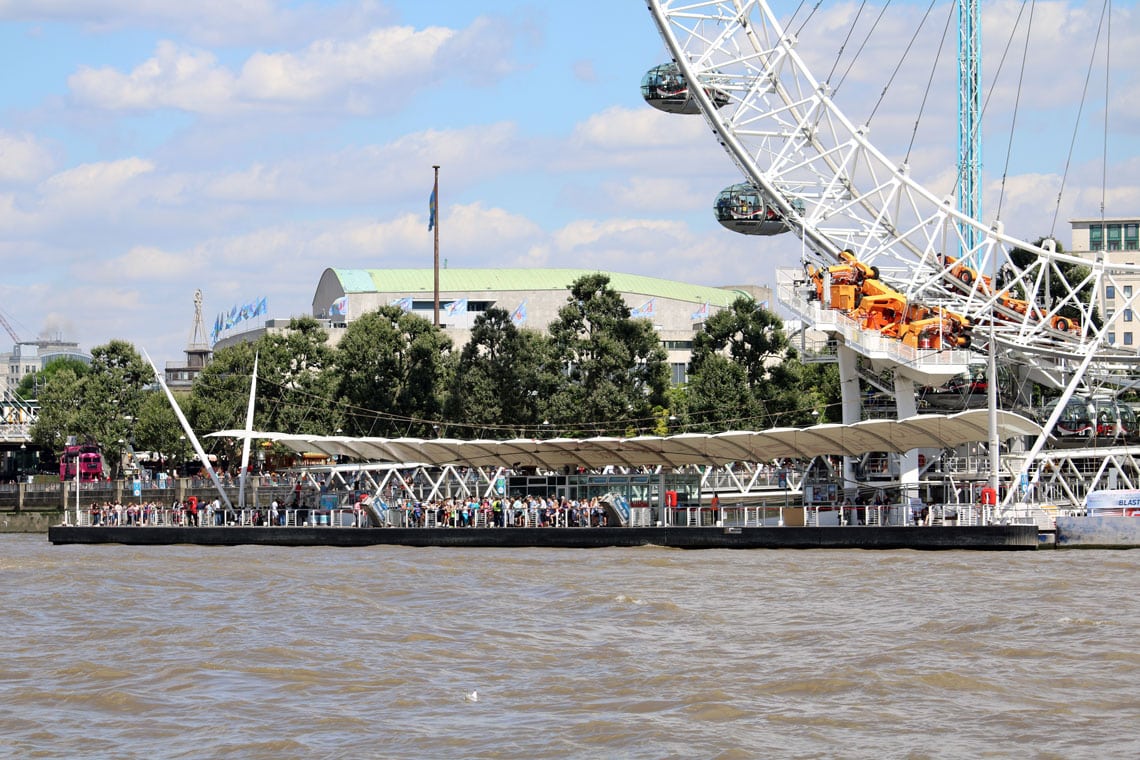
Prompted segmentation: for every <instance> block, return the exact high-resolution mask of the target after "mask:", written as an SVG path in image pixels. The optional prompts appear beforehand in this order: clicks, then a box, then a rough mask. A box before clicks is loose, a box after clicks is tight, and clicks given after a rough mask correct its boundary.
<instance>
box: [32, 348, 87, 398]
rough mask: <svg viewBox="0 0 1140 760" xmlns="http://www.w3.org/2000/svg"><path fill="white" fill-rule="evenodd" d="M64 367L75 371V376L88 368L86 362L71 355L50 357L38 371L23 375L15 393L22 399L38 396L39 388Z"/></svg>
mask: <svg viewBox="0 0 1140 760" xmlns="http://www.w3.org/2000/svg"><path fill="white" fill-rule="evenodd" d="M65 369H69V370H71V371H72V372H73V373H75V376H76V377H83V376H85V375H86V374H87V371H88V370H89V369H90V368H89V367H88V366H87V362H85V361H83V360H81V359H76V358H75V357H73V356H61V357H60V358H58V359H52V360H51V361H50V362H48V363H47V366H46V367H44V368H43V369H41V370H39V371H38V372H32V373H31V374H28V375H24V377H23V378H22V379H21V380H20V384H19V385H18V386H16V395H18V396H19V397H20V398H22V399H28V400H30V399H35V398H38V397H39V393H40V388H43V387H44V386H46V385H47V384H48V383H49V382H51V378H52V377H53V376H54V375H55V374H56V373H58V372H62V371H63V370H65Z"/></svg>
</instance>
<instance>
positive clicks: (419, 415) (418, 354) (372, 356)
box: [335, 306, 452, 437]
mask: <svg viewBox="0 0 1140 760" xmlns="http://www.w3.org/2000/svg"><path fill="white" fill-rule="evenodd" d="M451 345H452V344H451V339H450V338H448V337H447V336H446V335H444V334H443V332H442V331H441V330H439V329H438V328H437V327H435V326H434V325H432V324H431V322H428V321H427V320H426V319H423V318H422V317H419V316H416V315H414V314H410V313H407V312H404V311H403V310H402V309H400V308H398V307H395V306H383V307H381V308H380V309H378V310H377V311H374V312H371V313H368V314H364V315H362V316H361V317H360V318H359V319H357V320H356V321H355V322H353V323H352V324H350V325H349V326H348V329H346V330H345V333H344V336H343V337H342V338H341V341H340V343H339V345H338V346H337V348H336V354H335V362H336V367H337V370H338V372H339V385H338V389H337V397H338V399H339V400H340V401H341V402H342V403H343V404H344V405H345V406H344V420H345V422H344V430H345V432H346V433H347V434H349V435H378V436H406V435H412V436H415V435H418V436H426V437H430V436H432V435H434V434H435V432H436V431H435V429H434V428H433V426H432V425H433V422H432V421H433V420H438V419H439V418H440V414H441V412H442V409H443V389H444V388H446V387H447V384H448V382H449V379H450V372H451V361H452V359H451Z"/></svg>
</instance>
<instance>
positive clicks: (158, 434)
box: [134, 390, 190, 462]
mask: <svg viewBox="0 0 1140 760" xmlns="http://www.w3.org/2000/svg"><path fill="white" fill-rule="evenodd" d="M174 398H175V401H178V402H179V405H180V406H181V407H183V409H184V410H185V407H186V406H188V405H189V392H183V393H177V392H176V393H175V394H174ZM183 436H184V434H183V431H182V425H181V424H179V422H178V417H177V416H176V415H175V414H174V410H173V409H172V408H171V407H170V401H169V399H167V397H166V394H165V393H164V392H162V391H161V390H156V391H149V392H148V393H147V394H146V395H145V396H143V400H142V403H141V404H140V405H139V414H138V418H137V419H136V420H135V426H134V445H135V448H136V449H138V450H140V451H153V452H155V453H157V454H158V455H159V458H160V459H161V460H162V461H163V462H166V461H168V460H170V459H181V458H182V456H183V455H184V454H186V453H187V452H188V451H190V449H189V448H188V446H187V445H186V443H185V441H184V439H183Z"/></svg>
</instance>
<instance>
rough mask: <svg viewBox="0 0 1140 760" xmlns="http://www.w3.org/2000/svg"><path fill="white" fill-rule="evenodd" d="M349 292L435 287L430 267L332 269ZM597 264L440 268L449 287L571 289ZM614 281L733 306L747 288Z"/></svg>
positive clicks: (627, 287) (620, 287)
mask: <svg viewBox="0 0 1140 760" xmlns="http://www.w3.org/2000/svg"><path fill="white" fill-rule="evenodd" d="M332 271H333V272H334V273H335V274H336V276H337V278H338V279H339V280H340V284H341V287H342V288H343V289H344V292H345V293H417V292H422V293H431V292H434V290H435V282H434V279H435V278H434V271H433V270H431V269H333V270H332ZM597 272H598V270H596V269H441V270H439V289H440V290H441V291H446V292H449V293H451V292H459V293H477V292H479V291H509V290H566V289H567V288H569V287H570V285H571V283H573V282H574V281H575V280H577V279H578V278H580V277H582V276H584V275H588V274H595V273H597ZM601 274H604V275H606V276H608V277H609V278H610V286H611V287H612V288H613V289H614V290H617V291H618V292H621V293H640V294H642V295H646V296H649V297H654V296H655V297H658V298H671V299H674V300H677V301H689V302H691V303H702V304H703V303H705V302H708V304H709V305H710V306H720V307H725V306H729V305H730V304H731V303H732V302H733V301H735V300H736V299H737V298H738V297H740V296H748V294H747V293H745V292H744V291H742V290H725V289H724V288H714V287H712V286H709V285H692V284H689V283H687V282H677V281H676V280H665V279H662V278H660V277H645V276H643V275H637V274H622V273H620V272H601Z"/></svg>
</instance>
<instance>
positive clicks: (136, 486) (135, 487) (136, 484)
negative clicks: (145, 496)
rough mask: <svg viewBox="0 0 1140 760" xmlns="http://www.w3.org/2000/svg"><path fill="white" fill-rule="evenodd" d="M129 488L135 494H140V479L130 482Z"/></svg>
mask: <svg viewBox="0 0 1140 760" xmlns="http://www.w3.org/2000/svg"><path fill="white" fill-rule="evenodd" d="M131 488H132V489H133V490H134V492H135V496H142V481H140V480H136V481H135V482H133V483H132V484H131Z"/></svg>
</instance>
